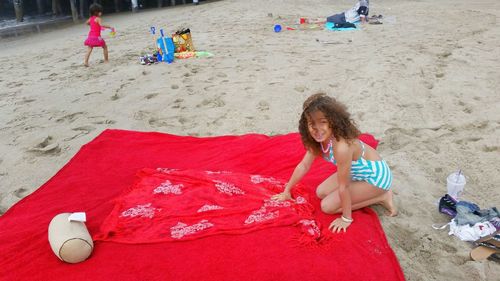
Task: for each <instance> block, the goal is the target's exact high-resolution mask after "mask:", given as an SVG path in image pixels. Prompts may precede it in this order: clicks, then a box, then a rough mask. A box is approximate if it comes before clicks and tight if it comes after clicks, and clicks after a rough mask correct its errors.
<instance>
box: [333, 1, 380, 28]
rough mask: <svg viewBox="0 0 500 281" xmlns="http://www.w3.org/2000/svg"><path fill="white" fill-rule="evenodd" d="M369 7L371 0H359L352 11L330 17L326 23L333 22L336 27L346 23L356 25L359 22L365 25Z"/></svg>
mask: <svg viewBox="0 0 500 281" xmlns="http://www.w3.org/2000/svg"><path fill="white" fill-rule="evenodd" d="M369 5H370V1H369V0H359V1H358V3H356V5H354V7H352V8H351V9H349V10H347V11H345V12H343V13H340V14H336V15H333V16H329V17H327V18H326V21H327V22H333V23H334V24H335V26H337V25H339V26H342V25H343V24H346V23H355V22H358V21H361V22H362V23H365V22H366V17H367V16H368V10H369V8H368V7H369Z"/></svg>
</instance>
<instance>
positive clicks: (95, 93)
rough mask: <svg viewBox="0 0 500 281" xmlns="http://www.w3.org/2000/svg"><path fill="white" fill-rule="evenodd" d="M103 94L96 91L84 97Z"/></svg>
mask: <svg viewBox="0 0 500 281" xmlns="http://www.w3.org/2000/svg"><path fill="white" fill-rule="evenodd" d="M100 94H102V92H100V91H95V92H88V93H85V94H84V96H91V95H100Z"/></svg>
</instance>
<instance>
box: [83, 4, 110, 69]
mask: <svg viewBox="0 0 500 281" xmlns="http://www.w3.org/2000/svg"><path fill="white" fill-rule="evenodd" d="M101 16H102V6H101V5H99V4H97V3H94V4H92V5H90V18H89V19H88V20H87V21H86V24H88V25H89V26H90V31H89V35H88V36H87V39H86V40H85V43H84V44H85V46H87V53H86V54H85V61H84V65H85V66H89V58H90V54H91V53H92V50H93V49H94V47H102V50H103V53H104V62H108V46H107V45H106V42H105V41H104V39H102V37H101V28H107V29H112V27H110V26H106V25H103V24H102V20H101Z"/></svg>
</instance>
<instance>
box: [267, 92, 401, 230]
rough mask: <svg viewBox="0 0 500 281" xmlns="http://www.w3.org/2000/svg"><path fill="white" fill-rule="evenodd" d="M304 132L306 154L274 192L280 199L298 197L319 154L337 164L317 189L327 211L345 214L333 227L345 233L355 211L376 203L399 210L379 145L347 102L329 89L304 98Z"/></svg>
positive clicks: (301, 129)
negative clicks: (364, 135) (365, 136)
mask: <svg viewBox="0 0 500 281" xmlns="http://www.w3.org/2000/svg"><path fill="white" fill-rule="evenodd" d="M299 132H300V135H301V138H302V143H303V144H304V146H305V147H306V149H307V151H306V154H305V155H304V158H303V159H302V161H301V162H300V163H299V164H298V165H297V167H296V168H295V170H294V172H293V174H292V176H291V177H290V180H289V181H288V183H287V184H286V186H285V190H284V191H283V192H282V193H280V194H277V195H275V196H273V199H274V200H289V199H292V195H291V192H290V191H291V189H292V188H293V187H294V185H295V184H296V183H298V182H299V181H300V179H302V177H303V176H304V175H306V173H307V172H308V171H309V169H310V167H311V165H312V163H313V161H314V159H315V158H316V157H318V156H322V157H323V158H324V159H325V160H326V161H328V162H331V163H332V164H335V165H337V172H336V173H334V174H333V175H331V176H330V177H328V178H327V179H326V180H325V181H324V182H323V183H321V184H320V185H319V186H318V188H317V189H316V194H317V196H318V197H319V198H320V199H321V210H322V211H323V212H325V213H327V214H336V213H341V214H342V216H341V217H340V218H337V219H335V220H334V221H333V222H332V223H331V224H330V226H329V227H328V228H329V229H331V230H332V231H333V232H340V231H341V230H343V231H344V232H345V231H346V229H347V228H348V227H349V226H350V225H351V224H352V223H353V222H354V219H353V218H352V211H353V210H357V209H360V208H363V207H366V206H370V205H372V204H381V205H383V206H384V207H385V208H386V209H387V211H388V212H387V214H388V215H390V216H395V215H396V214H397V211H396V208H395V207H394V204H393V202H392V191H391V190H390V187H391V183H392V174H391V170H390V169H389V166H388V165H387V163H386V162H385V161H384V160H382V158H381V157H380V156H379V154H378V153H377V151H376V150H375V149H373V148H371V147H370V146H368V145H366V144H364V143H363V142H362V141H361V140H359V139H358V136H359V135H360V131H359V130H358V128H357V127H356V125H355V124H354V122H353V121H352V119H351V117H350V114H349V113H348V112H347V109H346V107H345V106H344V105H343V104H341V103H339V102H338V101H336V100H335V99H334V98H332V97H329V96H327V95H326V94H322V93H320V94H315V95H312V96H311V97H309V98H308V99H307V100H306V101H305V102H304V105H303V112H302V115H301V118H300V122H299Z"/></svg>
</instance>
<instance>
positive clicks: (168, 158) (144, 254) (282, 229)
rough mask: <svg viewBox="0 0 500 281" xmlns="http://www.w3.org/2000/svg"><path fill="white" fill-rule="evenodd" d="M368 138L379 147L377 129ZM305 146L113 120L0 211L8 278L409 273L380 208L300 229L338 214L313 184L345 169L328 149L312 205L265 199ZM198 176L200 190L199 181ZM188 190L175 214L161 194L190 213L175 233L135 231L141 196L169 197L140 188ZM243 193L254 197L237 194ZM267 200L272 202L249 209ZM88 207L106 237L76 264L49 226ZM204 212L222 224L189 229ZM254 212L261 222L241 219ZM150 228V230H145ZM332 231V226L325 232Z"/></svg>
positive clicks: (306, 187)
mask: <svg viewBox="0 0 500 281" xmlns="http://www.w3.org/2000/svg"><path fill="white" fill-rule="evenodd" d="M361 139H362V140H363V141H364V142H365V143H367V144H368V145H371V146H373V147H376V144H377V141H376V140H375V139H374V138H373V137H372V136H370V135H363V136H362V137H361ZM303 153H304V148H303V146H302V144H301V142H300V137H299V136H298V134H288V135H281V136H274V137H268V136H263V135H257V134H250V135H244V136H222V137H210V138H196V137H181V136H174V135H168V134H161V133H142V132H132V131H123V130H106V131H104V132H103V133H102V134H101V135H99V136H98V137H97V138H96V139H94V140H93V141H92V142H90V143H89V144H87V145H85V146H83V147H82V148H81V150H80V151H79V152H78V153H77V154H76V155H75V156H74V157H73V159H72V160H71V161H70V162H69V163H68V164H66V166H64V167H63V168H62V169H61V170H60V171H59V172H58V173H57V174H56V175H55V176H54V177H52V178H51V179H50V180H49V181H48V182H47V183H45V184H44V185H43V186H42V187H40V188H39V189H38V190H36V191H35V192H34V193H32V194H31V195H29V196H28V197H26V198H24V199H23V200H21V201H20V202H18V203H17V204H16V205H14V206H13V207H12V208H10V209H9V210H8V211H7V212H6V213H5V214H4V215H3V216H2V217H0V280H2V281H3V280H75V281H79V280H287V281H290V280H404V276H403V273H402V271H401V268H400V266H399V263H398V261H397V259H396V257H395V255H394V253H393V251H392V250H391V248H390V247H389V245H388V243H387V241H386V239H385V235H384V232H383V230H382V228H381V225H380V223H379V220H378V217H377V215H376V214H375V213H374V212H373V211H372V210H371V209H369V208H365V209H362V210H359V211H356V212H354V213H353V217H354V219H355V221H356V222H355V223H354V224H353V225H352V226H351V227H349V229H348V232H347V233H346V234H336V235H333V234H330V235H329V236H328V237H327V238H328V239H318V240H317V243H312V244H308V245H304V244H301V243H299V242H300V239H299V240H297V237H298V236H297V233H298V229H302V226H305V225H307V224H306V223H302V224H301V223H300V221H301V220H302V219H303V218H307V217H309V218H311V220H309V221H315V222H317V223H318V227H321V225H323V226H326V225H328V224H329V223H330V222H331V221H332V220H333V219H334V218H336V217H337V216H329V215H325V214H323V213H321V212H320V211H319V201H318V200H317V199H316V197H315V195H314V187H315V186H317V185H318V184H319V183H321V181H322V180H324V179H325V178H326V177H327V176H328V175H330V174H331V173H332V172H333V171H334V167H333V166H332V165H331V164H328V163H326V162H325V161H322V160H321V159H318V161H316V162H315V164H314V165H313V167H312V169H311V171H310V172H309V174H308V175H307V176H306V177H305V178H304V179H303V181H302V184H303V185H301V186H299V188H298V189H297V191H299V193H300V194H297V195H296V196H300V195H303V197H304V199H305V201H306V204H305V205H303V206H308V207H306V208H302V209H301V208H299V207H300V206H298V205H300V204H294V205H290V206H274V205H273V206H271V205H269V204H272V203H270V202H269V201H267V203H266V201H265V200H264V199H263V198H268V195H269V194H272V193H275V192H277V190H278V189H279V188H280V184H282V183H283V179H287V178H288V177H289V176H290V174H291V173H292V171H293V169H294V167H295V165H296V164H297V163H298V162H299V161H300V159H301V158H302V156H303ZM158 167H163V168H170V169H169V170H157V169H156V168H158ZM145 168H146V169H145ZM147 168H155V169H147ZM171 169H176V170H175V171H173V170H171ZM138 171H139V172H138ZM206 171H211V172H219V171H228V172H230V173H229V174H226V175H223V174H221V173H219V174H217V173H213V174H210V173H207V172H206ZM252 176H259V177H254V181H255V182H257V184H255V183H253V182H252ZM181 178H182V180H179V179H181ZM188 178H189V179H190V180H191V182H189V180H186V179H188ZM271 178H272V179H271ZM263 179H267V181H266V180H263ZM214 180H215V181H219V182H214ZM224 180H225V181H224ZM274 180H275V181H274ZM167 181H168V182H170V183H168V182H167ZM193 182H196V184H195V186H198V187H199V189H194V188H193V189H192V191H189V192H188V188H187V187H188V186H189V184H191V183H193ZM224 183H226V184H224ZM227 183H232V184H233V187H238V188H239V189H235V188H232V186H231V185H230V184H227ZM142 184H145V185H142ZM180 184H182V185H183V186H184V187H186V188H184V187H183V186H180ZM216 184H220V187H219V189H218V188H217V187H216ZM193 186H194V185H193ZM139 187H140V188H139ZM159 187H160V188H159ZM256 187H257V188H256ZM157 188H159V189H158V190H157V193H156V194H155V193H154V190H156V189H157ZM208 188H212V189H211V190H210V192H209V193H207V196H205V195H202V194H204V192H206V191H207V190H208ZM252 188H253V189H252ZM179 190H180V191H181V192H182V191H183V190H184V191H185V192H186V193H185V194H184V195H181V196H180V197H182V196H185V197H183V198H185V199H182V200H183V202H184V203H186V202H188V201H189V200H188V198H189V197H190V196H194V197H196V198H197V199H196V200H194V201H193V200H192V201H191V202H192V204H187V205H186V204H181V202H179V203H174V204H176V205H175V210H176V213H175V214H174V215H173V216H168V214H167V213H168V212H169V211H170V210H174V208H172V209H169V208H170V207H169V206H168V205H161V206H159V205H155V206H156V207H155V208H161V209H163V208H166V209H165V210H166V211H167V213H165V214H164V215H163V217H159V218H161V220H158V221H157V222H158V223H159V224H158V226H159V225H161V224H164V223H167V224H168V225H169V226H170V225H171V224H173V225H174V226H175V225H177V223H178V222H180V223H181V224H180V225H179V227H177V228H175V227H174V229H173V231H172V227H171V226H170V227H167V228H166V229H165V230H164V232H162V233H163V234H165V236H160V235H159V233H160V232H159V231H157V229H155V230H154V231H148V230H147V229H145V228H141V227H138V228H133V227H132V229H133V230H134V231H132V232H131V233H127V232H126V231H125V229H130V227H131V226H134V225H136V226H137V224H136V223H134V222H133V220H130V219H131V218H132V217H131V215H132V214H138V213H141V211H139V212H137V211H138V210H139V209H140V208H139V209H135V210H136V212H134V210H133V208H134V207H137V206H138V205H147V204H148V203H151V206H153V203H154V204H158V202H163V201H162V200H158V202H157V201H154V200H152V201H151V200H149V201H147V200H146V201H147V202H146V201H141V200H138V199H139V198H141V196H140V192H141V191H147V192H149V193H150V194H148V196H149V197H147V198H148V199H155V198H154V196H171V197H174V196H178V195H176V194H175V193H176V192H178V191H179ZM189 190H191V189H189ZM220 190H222V191H221V193H220V194H219V191H220ZM202 191H204V192H202ZM224 191H228V192H230V193H232V194H233V195H232V196H231V195H229V194H227V193H223V192H224ZM302 191H304V192H303V193H301V192H302ZM191 192H192V193H191ZM214 192H216V193H214ZM241 192H245V194H247V195H248V197H246V198H239V201H232V199H234V198H236V197H238V196H239V195H238V193H241ZM166 193H169V194H166ZM214 195H220V196H214ZM223 195H224V196H226V197H224V196H223ZM128 196H130V198H129V197H128ZM180 197H179V198H180ZM240 197H241V196H240ZM142 198H146V197H142ZM179 198H177V199H179ZM130 199H132V200H130ZM134 200H136V201H134ZM184 200H185V201H184ZM298 201H300V200H298ZM170 202H174V201H170ZM240 203H241V204H240ZM127 204H131V205H127ZM134 204H135V205H134ZM161 204H163V203H161ZM165 204H166V203H165ZM238 204H239V205H238ZM266 204H267V205H268V206H266ZM247 205H248V206H247ZM182 206H184V207H185V208H182ZM214 206H218V207H224V206H225V207H226V209H225V210H224V209H222V210H224V211H225V212H226V213H224V214H225V215H228V216H231V214H232V215H234V217H233V218H234V220H231V221H232V223H231V224H228V225H224V224H223V223H224V222H227V221H224V220H220V218H218V217H217V216H216V215H215V214H216V212H217V211H222V210H221V209H217V208H218V207H214ZM250 206H251V207H250ZM143 207H144V206H143ZM261 207H264V208H265V209H266V211H265V212H264V213H261V214H260V215H259V214H258V213H256V214H254V215H255V216H253V217H252V218H251V219H249V218H250V217H251V215H252V212H253V211H256V210H257V211H258V210H260V208H261ZM146 209H147V208H146ZM251 209H253V211H252V210H251ZM143 210H144V208H143ZM198 210H202V211H201V212H200V213H198ZM203 210H206V212H205V211H203ZM242 210H243V211H242ZM77 211H85V212H86V213H87V223H86V224H87V227H88V229H89V232H90V233H91V234H93V235H94V237H95V238H97V239H98V240H97V241H96V242H95V249H94V252H93V253H92V255H91V257H90V258H89V259H88V260H87V261H85V262H82V263H79V264H65V263H63V262H61V261H60V260H59V259H58V258H57V257H56V256H55V255H54V254H53V253H52V251H51V249H50V246H49V243H48V241H47V227H48V224H49V222H50V220H51V219H52V218H53V217H54V216H55V215H57V214H59V213H63V212H77ZM235 211H238V212H235ZM276 211H278V215H279V216H280V218H279V219H277V220H274V219H269V220H259V219H256V218H258V217H260V218H266V214H268V215H267V217H273V214H276ZM211 212H212V213H211ZM231 212H232V213H231ZM143 213H144V212H143ZM146 213H147V212H146ZM157 213H158V212H157ZM157 213H155V214H157ZM269 214H271V215H269ZM121 215H123V216H122V217H120V216H121ZM135 218H137V216H136V217H135ZM179 218H186V220H185V221H183V220H178V219H179ZM203 219H206V220H207V221H209V222H210V223H212V224H213V225H214V227H210V228H205V229H203V230H206V232H194V233H193V232H192V231H190V229H191V230H192V229H197V228H196V227H191V228H189V227H190V226H193V225H195V224H196V223H199V222H200V221H201V220H203ZM247 219H248V222H250V221H252V220H253V223H250V224H246V225H245V224H244V223H243V224H236V223H234V222H241V221H243V222H244V221H247ZM210 220H213V222H211V221H210ZM257 221H258V222H257ZM165 225H166V224H165ZM165 225H163V226H165ZM201 225H203V223H202V224H201ZM206 225H207V224H205V226H206ZM216 225H218V226H217V227H215V226H216ZM125 226H126V228H123V227H125ZM306 232H309V230H308V229H307V228H306ZM148 233H149V235H150V236H144V235H145V234H148ZM325 233H327V231H325V230H324V227H323V231H322V235H324V234H325ZM110 234H112V235H110ZM137 234H140V235H137ZM151 235H152V236H151ZM179 237H180V238H179ZM157 241H158V243H148V242H157ZM159 241H162V242H159ZM116 242H120V243H116ZM121 242H125V243H121Z"/></svg>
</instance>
